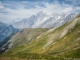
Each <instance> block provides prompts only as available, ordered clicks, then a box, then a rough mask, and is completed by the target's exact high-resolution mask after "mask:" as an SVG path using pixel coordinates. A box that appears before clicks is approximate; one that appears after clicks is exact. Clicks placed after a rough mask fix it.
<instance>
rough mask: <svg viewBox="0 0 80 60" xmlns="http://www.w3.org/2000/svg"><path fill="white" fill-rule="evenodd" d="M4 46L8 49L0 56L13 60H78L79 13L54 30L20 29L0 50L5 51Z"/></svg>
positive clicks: (79, 53)
mask: <svg viewBox="0 0 80 60" xmlns="http://www.w3.org/2000/svg"><path fill="white" fill-rule="evenodd" d="M43 16H44V15H43ZM43 16H42V17H43ZM63 16H64V15H63ZM68 16H69V15H68ZM70 16H71V15H70ZM70 16H69V17H70ZM58 18H60V17H58ZM58 18H57V19H58ZM70 18H71V17H70ZM42 19H43V18H41V20H42ZM35 20H36V19H35ZM33 21H34V20H33ZM57 21H58V20H57ZM60 21H61V20H60ZM29 23H31V22H29ZM32 24H33V23H32ZM56 24H57V23H56ZM43 25H44V24H43ZM29 26H31V25H29ZM8 43H9V44H8ZM5 46H7V47H8V49H7V50H6V51H5V52H4V54H2V55H1V56H2V57H4V56H6V57H8V58H11V59H12V58H14V60H15V59H18V58H22V59H24V58H25V59H43V60H44V59H46V60H47V59H48V60H49V59H52V60H71V59H72V60H73V59H78V58H80V13H79V14H78V15H76V16H75V17H73V18H72V19H71V20H66V22H65V23H63V24H62V25H60V26H58V27H55V28H26V29H22V30H20V31H19V32H18V33H16V34H15V35H13V36H12V38H10V39H9V40H8V42H7V43H6V44H5V45H4V47H2V48H3V49H5Z"/></svg>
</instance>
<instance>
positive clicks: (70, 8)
mask: <svg viewBox="0 0 80 60" xmlns="http://www.w3.org/2000/svg"><path fill="white" fill-rule="evenodd" d="M72 10H73V9H72V7H67V8H65V9H64V10H63V11H62V12H63V13H68V12H70V11H72Z"/></svg>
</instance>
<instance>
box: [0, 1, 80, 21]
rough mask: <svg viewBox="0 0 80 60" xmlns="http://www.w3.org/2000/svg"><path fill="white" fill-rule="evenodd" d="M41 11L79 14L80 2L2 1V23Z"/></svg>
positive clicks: (0, 14) (0, 18) (0, 15)
mask: <svg viewBox="0 0 80 60" xmlns="http://www.w3.org/2000/svg"><path fill="white" fill-rule="evenodd" d="M39 11H47V12H50V13H67V14H68V13H79V12H80V0H0V21H2V22H10V21H12V20H15V19H17V18H28V17H30V16H31V15H33V14H36V13H37V12H39Z"/></svg>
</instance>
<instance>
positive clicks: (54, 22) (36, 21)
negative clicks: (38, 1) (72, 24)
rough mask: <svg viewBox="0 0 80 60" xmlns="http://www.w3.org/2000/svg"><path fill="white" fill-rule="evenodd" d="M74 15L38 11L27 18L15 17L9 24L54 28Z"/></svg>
mask: <svg viewBox="0 0 80 60" xmlns="http://www.w3.org/2000/svg"><path fill="white" fill-rule="evenodd" d="M75 15H76V14H75V13H71V14H64V13H62V14H58V13H52V14H51V13H48V12H44V11H40V12H38V13H37V14H36V15H32V16H31V17H29V18H25V19H17V20H14V21H12V22H11V23H9V24H11V25H13V26H14V27H15V28H54V27H57V26H60V25H63V24H64V23H66V22H67V21H69V20H71V19H72V18H73V17H74V16H75Z"/></svg>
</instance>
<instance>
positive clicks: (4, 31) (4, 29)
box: [0, 22, 18, 42]
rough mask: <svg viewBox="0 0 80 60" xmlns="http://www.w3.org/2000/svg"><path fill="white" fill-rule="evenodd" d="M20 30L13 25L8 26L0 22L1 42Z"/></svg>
mask: <svg viewBox="0 0 80 60" xmlns="http://www.w3.org/2000/svg"><path fill="white" fill-rule="evenodd" d="M17 31H18V29H16V28H14V27H13V26H12V25H7V24H5V23H2V22H0V42H1V41H3V40H4V39H5V38H6V37H8V36H9V35H11V34H13V33H16V32H17Z"/></svg>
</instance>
